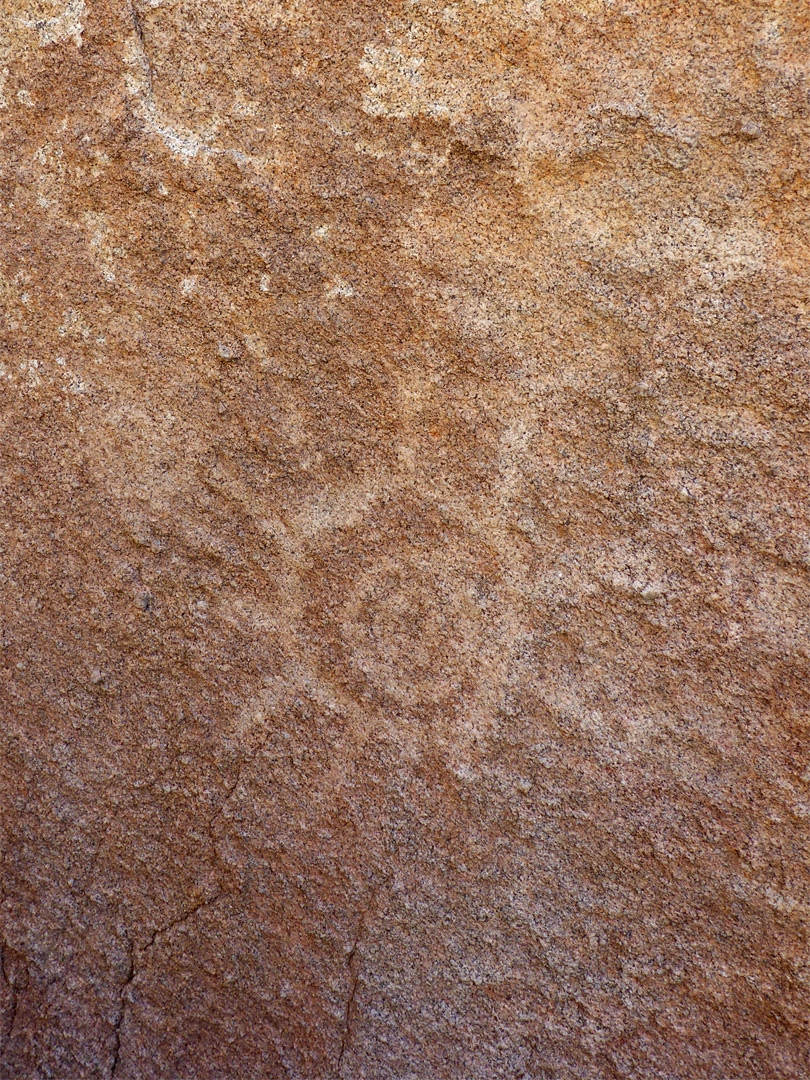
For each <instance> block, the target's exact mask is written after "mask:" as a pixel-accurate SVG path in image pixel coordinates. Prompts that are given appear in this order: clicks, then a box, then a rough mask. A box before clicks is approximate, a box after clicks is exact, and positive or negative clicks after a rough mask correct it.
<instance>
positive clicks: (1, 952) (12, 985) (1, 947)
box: [0, 942, 18, 1058]
mask: <svg viewBox="0 0 810 1080" xmlns="http://www.w3.org/2000/svg"><path fill="white" fill-rule="evenodd" d="M8 951H9V948H8V945H6V943H5V942H0V975H2V978H3V982H4V983H5V984H6V986H7V987H8V988H9V990H10V991H11V1007H10V1009H9V1017H8V1020H7V1021H6V1023H5V1025H4V1028H5V1030H4V1031H3V1042H2V1046H0V1058H1V1057H2V1056H3V1054H4V1053H5V1052H6V1047H7V1046H8V1044H9V1043H10V1042H11V1036H12V1033H13V1031H14V1024H15V1022H16V1020H17V1005H18V995H17V981H16V979H12V978H10V976H9V974H8V971H7V970H6V953H7V952H8Z"/></svg>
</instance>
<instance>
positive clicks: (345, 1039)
mask: <svg viewBox="0 0 810 1080" xmlns="http://www.w3.org/2000/svg"><path fill="white" fill-rule="evenodd" d="M389 880H390V875H389V877H387V878H386V879H385V881H383V882H382V883H381V884H380V885H376V886H375V887H374V888H373V889H372V891H371V895H370V896H369V899H368V903H367V904H366V906H365V907H364V908H363V910H362V911H361V912H360V917H359V919H358V920H357V929H356V930H355V934H354V940H353V941H352V947H351V949H350V950H349V953H348V955H347V957H346V966H347V968H348V969H349V974H350V976H351V987H350V989H349V995H348V997H347V998H346V1008H345V1010H344V1013H343V1035H342V1037H341V1040H340V1050H339V1051H338V1058H337V1077H338V1080H339V1078H340V1076H341V1070H342V1068H343V1057H344V1055H345V1053H346V1048H347V1047H348V1045H349V1041H350V1039H351V1035H352V1009H353V1007H354V999H355V997H356V996H357V987H358V986H359V984H360V970H359V964H358V963H357V949H358V947H359V945H360V942H361V940H362V938H363V935H364V934H365V932H366V919H367V918H368V914H369V912H370V911H371V910H372V908H373V907H374V904H375V902H376V899H377V895H378V893H379V891H380V889H381V888H382V886H383V885H385V884H387V882H388V881H389Z"/></svg>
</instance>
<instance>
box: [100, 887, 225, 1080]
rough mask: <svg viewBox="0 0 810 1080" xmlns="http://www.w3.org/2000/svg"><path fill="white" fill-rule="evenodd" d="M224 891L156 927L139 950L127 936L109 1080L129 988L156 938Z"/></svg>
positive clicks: (116, 1061) (117, 1056)
mask: <svg viewBox="0 0 810 1080" xmlns="http://www.w3.org/2000/svg"><path fill="white" fill-rule="evenodd" d="M224 895H225V891H224V890H223V889H222V888H219V889H217V891H216V892H215V893H214V895H213V896H209V897H206V898H205V899H204V900H201V901H200V902H199V903H197V904H195V905H194V906H193V907H191V908H189V910H188V911H185V912H183V914H182V915H178V917H177V918H176V919H172V920H171V921H170V922H168V923H166V925H165V926H159V927H156V928H155V929H154V930H153V931H152V932H151V933H150V935H149V937H148V938H147V940H146V944H145V945H143V946H142V947H141V948H137V947H136V946H134V945H133V944H132V942H131V941H130V939H129V936H128V935H127V957H128V963H127V970H126V975H125V978H124V981H123V983H122V984H121V990H120V993H119V1002H118V1011H117V1013H116V1018H115V1020H114V1021H113V1049H112V1057H111V1059H110V1073H109V1080H114V1078H115V1076H116V1073H117V1070H118V1065H119V1063H120V1060H121V1041H122V1040H121V1029H122V1027H123V1024H124V1021H125V1019H126V1015H127V1006H128V1004H129V988H130V987H131V986H132V985H133V983H134V982H135V980H136V979H137V977H138V975H139V974H140V973H141V972H142V971H143V967H144V962H145V960H146V958H147V956H148V954H149V952H150V951H151V949H152V948H153V947H154V945H155V942H156V941H157V940H158V938H160V937H163V936H164V935H165V934H168V933H169V932H170V931H171V930H176V929H177V927H179V926H184V925H185V924H186V923H187V922H188V921H189V920H190V919H192V918H193V917H194V916H195V915H196V914H198V912H200V911H202V910H203V909H204V908H207V907H212V906H213V905H214V904H216V903H217V901H219V900H220V899H221V898H222V897H223V896H224Z"/></svg>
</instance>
